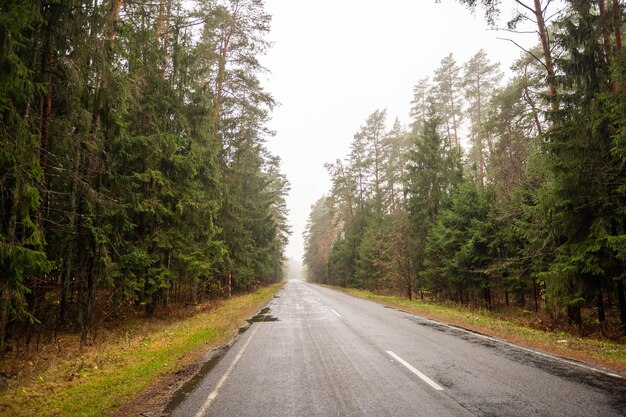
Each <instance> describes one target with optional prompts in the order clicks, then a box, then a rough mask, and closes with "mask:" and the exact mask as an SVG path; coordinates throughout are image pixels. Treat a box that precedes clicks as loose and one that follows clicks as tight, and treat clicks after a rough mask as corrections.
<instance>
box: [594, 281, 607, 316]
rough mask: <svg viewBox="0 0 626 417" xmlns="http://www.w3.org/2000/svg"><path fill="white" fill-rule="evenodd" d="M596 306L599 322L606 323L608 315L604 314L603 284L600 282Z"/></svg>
mask: <svg viewBox="0 0 626 417" xmlns="http://www.w3.org/2000/svg"><path fill="white" fill-rule="evenodd" d="M596 305H597V307H598V321H599V322H600V324H604V323H605V322H606V315H605V313H604V300H603V298H602V284H601V283H600V282H598V293H597V294H596Z"/></svg>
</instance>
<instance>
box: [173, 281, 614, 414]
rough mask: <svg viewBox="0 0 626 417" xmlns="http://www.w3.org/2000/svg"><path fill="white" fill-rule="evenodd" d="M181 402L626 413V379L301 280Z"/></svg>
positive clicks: (190, 406) (234, 410) (195, 405)
mask: <svg viewBox="0 0 626 417" xmlns="http://www.w3.org/2000/svg"><path fill="white" fill-rule="evenodd" d="M251 322H252V323H251V325H250V327H249V328H248V329H247V330H246V331H245V332H243V333H242V334H241V335H240V337H239V338H238V340H237V341H236V342H235V343H234V344H233V345H232V346H231V347H230V348H229V349H227V350H224V351H223V352H222V354H221V355H219V356H218V357H216V358H215V360H213V361H210V362H209V363H208V365H209V366H208V367H207V368H206V372H203V373H201V376H202V378H196V380H195V382H193V384H192V386H186V387H183V389H182V391H181V392H180V393H179V395H177V396H175V397H174V399H173V402H172V403H171V404H170V407H168V408H169V412H170V415H171V416H173V417H205V416H220V417H226V416H232V417H244V416H254V417H259V416H268V417H269V416H272V417H273V416H428V417H439V416H441V417H443V416H450V417H452V416H455V417H457V416H567V417H571V416H581V417H582V416H584V417H597V416H626V379H624V377H623V376H621V375H616V374H611V373H608V372H605V371H603V370H600V369H595V368H593V367H590V366H587V365H585V364H582V363H578V362H573V361H568V360H564V359H561V358H557V357H554V356H551V355H547V354H545V353H541V352H536V351H533V350H530V349H527V348H524V347H521V346H517V345H514V344H511V343H508V342H504V341H500V340H497V339H493V338H490V337H487V336H484V335H480V334H476V333H472V332H469V331H466V330H463V329H459V328H456V327H452V326H448V325H444V324H441V323H437V322H435V321H432V320H429V319H426V318H423V317H419V316H416V315H413V314H409V313H405V312H402V311H398V310H395V309H392V308H388V307H385V306H382V305H380V304H376V303H372V302H369V301H366V300H362V299H358V298H355V297H351V296H349V295H346V294H343V293H341V292H337V291H334V290H331V289H328V288H324V287H320V286H317V285H312V284H308V283H305V282H303V281H298V280H291V281H289V282H287V284H286V285H285V287H284V288H283V289H282V290H281V291H280V292H279V293H278V294H277V295H276V296H275V297H274V299H273V300H272V302H271V303H270V304H269V305H268V306H267V308H266V309H264V310H263V311H262V314H260V315H258V316H257V317H256V318H255V319H254V320H251Z"/></svg>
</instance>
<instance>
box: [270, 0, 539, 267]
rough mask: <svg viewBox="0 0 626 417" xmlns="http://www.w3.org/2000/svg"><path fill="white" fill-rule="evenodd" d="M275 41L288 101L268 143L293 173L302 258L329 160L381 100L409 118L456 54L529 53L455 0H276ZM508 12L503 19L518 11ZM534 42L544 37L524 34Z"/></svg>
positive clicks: (294, 243)
mask: <svg viewBox="0 0 626 417" xmlns="http://www.w3.org/2000/svg"><path fill="white" fill-rule="evenodd" d="M265 5H266V10H267V12H268V13H269V14H271V15H272V16H273V18H272V30H271V33H270V37H269V38H270V41H272V42H273V43H274V45H273V47H272V48H271V50H270V51H269V53H268V54H267V56H266V57H264V58H263V60H262V62H263V64H264V65H265V66H266V67H267V68H268V69H269V70H270V71H271V74H269V75H268V76H267V80H265V85H266V89H267V90H268V91H269V92H270V93H272V94H273V95H274V97H275V99H276V100H277V101H278V102H279V103H280V106H278V107H277V108H276V109H275V110H274V114H273V120H272V122H271V124H270V127H271V128H272V129H273V130H275V131H276V136H275V137H274V138H273V139H271V140H270V141H269V144H268V147H269V148H270V150H271V151H272V152H273V153H274V154H277V155H278V156H280V158H281V159H282V170H283V172H284V173H285V174H286V175H287V178H288V179H289V181H290V182H291V192H290V195H289V197H288V199H287V204H288V207H289V210H290V216H289V219H290V223H291V227H292V231H293V235H292V236H291V241H290V244H289V247H288V248H287V256H288V257H289V258H291V259H297V260H299V259H300V258H301V257H302V253H303V240H302V232H303V231H304V228H305V225H306V221H307V218H308V216H309V212H310V207H311V205H312V204H313V203H314V202H315V201H316V200H317V199H318V198H320V197H321V196H322V195H323V194H325V193H327V192H328V191H329V190H330V180H329V178H328V174H327V173H326V170H325V169H324V163H325V162H332V161H334V160H335V159H337V158H344V157H345V156H346V154H347V153H348V150H349V147H350V143H351V141H352V137H353V135H354V133H356V132H357V131H358V130H359V128H360V126H361V125H362V124H363V123H364V122H365V119H366V118H367V116H369V115H370V114H371V113H372V112H374V111H375V110H376V109H385V108H386V109H387V115H388V119H387V125H388V127H389V126H391V124H392V123H393V121H394V120H395V118H396V117H397V118H399V119H400V121H401V122H402V123H403V124H408V121H409V109H410V102H411V99H412V92H413V86H414V85H415V84H416V83H417V81H418V80H419V79H420V78H423V77H426V76H428V77H430V76H432V73H433V71H434V70H435V69H436V68H437V67H438V66H439V64H440V61H441V59H442V58H443V57H444V56H446V55H448V54H449V53H453V54H454V57H455V59H456V61H457V63H458V64H459V65H462V64H463V63H464V62H465V61H467V60H468V59H469V58H470V57H471V56H472V55H474V54H475V53H476V52H478V50H479V49H481V48H483V49H484V50H485V51H486V52H487V54H488V55H489V57H490V59H491V60H492V61H498V62H500V63H501V64H502V69H503V70H507V69H508V67H509V66H510V64H511V63H512V62H513V61H514V60H515V59H517V58H518V57H519V56H520V50H519V49H517V47H515V46H514V45H513V44H512V43H510V42H506V41H502V40H498V39H496V38H497V37H507V36H509V35H508V34H505V33H501V32H496V31H493V30H488V27H487V24H486V23H485V21H484V20H483V16H482V14H481V13H480V12H477V13H476V15H475V16H474V15H472V14H471V12H470V11H468V10H467V9H466V8H464V7H462V6H460V5H458V3H457V2H456V1H455V0H442V1H441V3H438V4H437V3H435V0H385V1H382V0H379V1H371V0H317V1H314V2H311V1H306V2H305V1H290V0H266V3H265ZM510 13H511V12H510V11H509V12H504V13H503V16H502V17H503V20H506V19H505V18H507V17H509V15H510ZM514 36H516V37H515V39H516V41H517V42H520V43H522V44H525V45H528V44H529V43H534V42H535V38H534V37H530V38H529V37H526V38H520V36H518V35H514Z"/></svg>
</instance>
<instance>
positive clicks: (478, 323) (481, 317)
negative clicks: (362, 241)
mask: <svg viewBox="0 0 626 417" xmlns="http://www.w3.org/2000/svg"><path fill="white" fill-rule="evenodd" d="M329 288H332V289H335V290H338V291H341V292H344V293H346V294H350V295H353V296H356V297H359V298H363V299H366V300H370V301H374V302H376V303H379V304H383V305H386V306H389V307H395V308H398V309H400V310H403V311H407V312H410V313H415V314H418V315H420V316H424V317H428V318H431V319H434V320H437V321H440V322H443V323H447V324H452V325H455V326H459V327H462V328H465V329H468V330H472V331H476V332H479V333H482V334H486V335H489V336H495V337H498V338H500V339H504V340H508V341H511V342H514V343H517V344H520V345H523V346H527V347H530V348H535V349H540V350H543V351H547V352H550V353H553V354H555V355H558V356H561V357H565V358H569V359H573V360H577V361H582V362H586V363H590V364H593V365H596V366H598V367H600V368H604V369H606V370H609V371H613V372H617V373H620V374H622V375H626V345H625V344H623V343H617V342H612V341H606V340H599V339H592V338H583V337H579V336H576V335H573V334H570V333H566V332H547V331H542V330H537V329H532V328H529V327H527V326H524V325H523V324H520V323H517V322H515V321H512V320H506V319H503V318H500V317H496V316H495V315H494V314H493V313H490V312H489V311H486V310H470V309H469V308H467V307H463V306H458V305H442V304H436V303H431V302H426V301H421V300H408V299H406V298H401V297H396V296H390V295H379V294H375V293H372V292H370V291H365V290H357V289H344V288H339V287H329Z"/></svg>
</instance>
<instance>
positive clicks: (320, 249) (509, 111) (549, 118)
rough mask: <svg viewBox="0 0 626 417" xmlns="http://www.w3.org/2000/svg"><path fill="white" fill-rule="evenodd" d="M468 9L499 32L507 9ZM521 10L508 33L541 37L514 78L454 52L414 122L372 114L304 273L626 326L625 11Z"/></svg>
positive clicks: (324, 204)
mask: <svg viewBox="0 0 626 417" xmlns="http://www.w3.org/2000/svg"><path fill="white" fill-rule="evenodd" d="M458 2H459V3H462V4H464V5H466V6H467V7H468V8H469V9H475V11H476V12H484V16H485V21H486V22H485V25H486V26H490V27H492V28H497V26H498V22H499V21H500V20H501V19H499V17H501V16H499V14H500V12H501V10H500V6H501V3H506V2H499V1H494V0H481V1H475V0H459V1H458ZM510 3H512V4H515V5H516V7H517V10H518V12H517V14H516V15H515V16H513V17H512V18H511V20H510V21H508V23H507V24H506V25H505V26H504V27H500V28H499V29H500V31H499V33H505V35H500V36H503V37H506V38H507V39H508V41H510V42H511V43H513V44H515V45H513V44H511V47H520V48H521V46H519V45H518V44H517V42H516V41H515V39H516V38H515V36H516V34H515V33H514V32H516V31H519V32H521V31H523V30H524V31H528V30H530V31H531V32H532V33H536V34H537V38H536V39H537V46H536V47H535V48H532V49H528V50H526V49H524V50H523V51H520V58H519V60H518V61H517V62H515V63H514V64H513V66H512V67H511V68H510V71H509V74H510V75H509V76H508V77H506V78H505V77H504V72H503V71H502V69H501V67H500V65H499V64H498V63H497V62H496V61H497V57H495V59H494V57H489V56H488V55H487V54H486V53H485V52H484V51H483V50H477V51H476V53H475V55H473V56H472V57H471V58H470V59H469V60H468V61H467V62H464V63H458V62H457V61H456V60H455V58H454V56H453V55H452V54H449V55H447V56H445V57H444V58H443V59H442V60H441V64H440V66H439V67H438V68H437V69H436V70H435V71H434V73H433V74H431V76H429V77H426V78H422V79H420V80H419V82H418V83H417V84H416V85H415V87H414V89H413V97H414V99H413V101H412V102H411V113H410V124H408V125H406V126H405V125H403V124H402V123H400V122H399V121H398V119H396V121H395V122H394V123H392V124H391V127H389V126H388V124H387V123H388V121H387V120H386V119H387V114H386V111H385V110H376V111H374V112H373V113H372V114H371V115H370V116H369V117H367V119H366V120H365V122H364V123H363V125H362V126H361V127H360V128H359V129H358V131H357V132H356V133H355V134H354V137H353V140H352V143H351V148H350V151H349V154H348V155H346V156H345V157H343V158H339V159H337V160H336V161H334V162H330V163H327V164H326V168H327V170H328V173H329V175H330V178H331V180H332V189H331V190H330V191H329V192H328V193H327V194H326V195H324V196H322V197H321V198H319V200H317V202H316V203H315V204H314V205H313V206H312V207H311V212H310V215H309V219H308V223H307V228H306V230H305V233H304V238H305V254H304V257H303V260H304V263H305V265H306V267H307V271H308V272H307V273H308V277H309V279H310V280H313V281H316V282H320V283H326V284H331V285H340V286H345V287H356V288H363V289H369V290H372V291H378V292H386V293H401V294H403V295H405V296H406V297H408V298H409V299H410V298H412V297H421V298H424V299H430V300H438V301H445V302H453V303H459V304H463V305H466V306H468V305H469V306H473V307H475V308H484V309H488V310H493V309H497V308H498V309H499V308H503V307H508V306H511V307H520V308H522V309H524V310H525V311H527V312H529V313H532V312H533V311H535V312H542V313H543V314H545V315H548V316H549V317H551V318H552V319H554V320H557V321H558V320H561V321H562V322H565V323H569V325H570V326H572V327H573V328H574V329H578V330H583V325H585V328H587V327H588V326H594V327H596V328H598V327H599V328H603V329H609V328H611V329H614V330H616V331H618V332H622V334H623V332H624V331H625V330H626V300H625V296H624V280H625V279H626V57H625V54H624V51H623V46H622V41H623V27H624V10H623V9H624V6H623V5H622V4H621V3H620V2H619V1H618V0H613V1H610V0H609V1H605V0H593V1H592V0H570V1H563V2H550V1H548V2H540V1H538V0H535V1H521V0H514V1H511V2H510ZM468 13H469V12H468ZM500 25H502V23H500ZM529 27H530V29H528V28H529ZM506 41H507V40H504V42H506ZM477 49H478V47H477ZM620 329H621V330H620Z"/></svg>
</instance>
